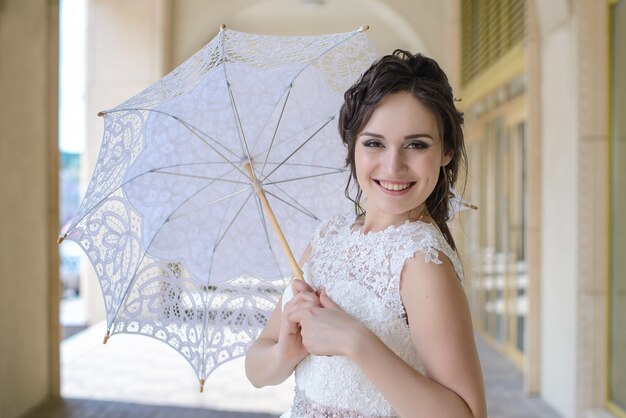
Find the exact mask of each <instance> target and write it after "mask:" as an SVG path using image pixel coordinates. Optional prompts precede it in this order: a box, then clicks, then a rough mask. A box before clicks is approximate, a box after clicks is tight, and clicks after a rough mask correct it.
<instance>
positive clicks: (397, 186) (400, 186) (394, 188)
mask: <svg viewBox="0 0 626 418" xmlns="http://www.w3.org/2000/svg"><path fill="white" fill-rule="evenodd" d="M374 181H375V182H376V184H378V185H379V186H380V187H382V188H383V189H385V190H387V191H390V192H401V191H403V190H406V189H408V188H409V187H411V186H413V185H414V184H415V182H414V181H412V182H397V181H394V182H391V181H385V180H374Z"/></svg>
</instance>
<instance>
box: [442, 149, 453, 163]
mask: <svg viewBox="0 0 626 418" xmlns="http://www.w3.org/2000/svg"><path fill="white" fill-rule="evenodd" d="M452 157H454V150H453V149H452V148H450V149H449V150H447V151H446V152H445V153H444V154H443V157H442V158H441V166H442V167H445V166H447V165H448V163H449V162H450V161H452Z"/></svg>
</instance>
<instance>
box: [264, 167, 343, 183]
mask: <svg viewBox="0 0 626 418" xmlns="http://www.w3.org/2000/svg"><path fill="white" fill-rule="evenodd" d="M343 172H344V171H343V170H341V169H336V170H335V171H329V172H328V173H319V174H311V175H310V176H302V177H293V178H289V179H285V180H276V181H269V182H267V183H263V184H264V185H270V184H273V185H276V184H279V183H288V182H290V181H298V180H304V179H310V178H313V177H322V176H330V175H332V174H341V173H343Z"/></svg>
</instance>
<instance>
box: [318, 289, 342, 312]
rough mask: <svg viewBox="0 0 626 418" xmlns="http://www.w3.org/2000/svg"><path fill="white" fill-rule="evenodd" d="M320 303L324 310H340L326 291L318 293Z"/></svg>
mask: <svg viewBox="0 0 626 418" xmlns="http://www.w3.org/2000/svg"><path fill="white" fill-rule="evenodd" d="M320 303H321V304H322V306H323V307H324V308H326V309H338V310H341V308H340V307H339V305H337V304H336V303H335V302H334V301H333V300H332V299H331V298H330V297H329V296H328V294H327V293H326V290H323V289H322V290H321V291H320Z"/></svg>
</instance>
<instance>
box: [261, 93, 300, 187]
mask: <svg viewBox="0 0 626 418" xmlns="http://www.w3.org/2000/svg"><path fill="white" fill-rule="evenodd" d="M291 87H292V85H289V89H288V90H287V97H285V101H284V102H283V108H282V109H280V116H278V122H276V128H275V129H274V134H273V135H272V140H271V141H270V145H269V147H268V148H267V152H266V153H265V161H263V166H262V167H261V174H259V177H263V172H264V171H265V165H266V164H267V159H268V158H269V156H270V151H271V150H272V147H273V146H274V140H275V139H276V133H277V132H278V128H279V127H280V122H281V121H282V120H283V114H284V113H285V107H286V106H287V101H288V100H289V95H290V94H291ZM268 121H269V119H268ZM266 124H267V122H266Z"/></svg>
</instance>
